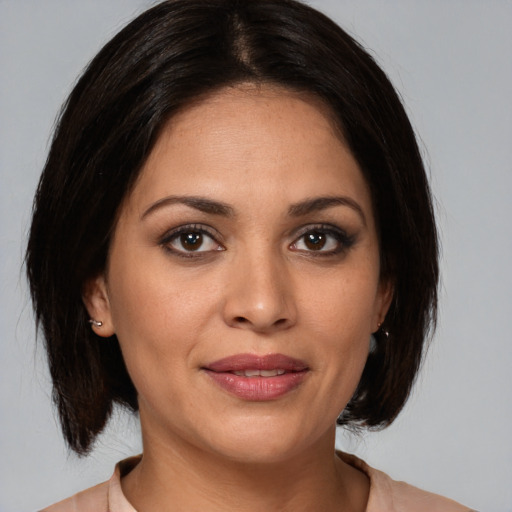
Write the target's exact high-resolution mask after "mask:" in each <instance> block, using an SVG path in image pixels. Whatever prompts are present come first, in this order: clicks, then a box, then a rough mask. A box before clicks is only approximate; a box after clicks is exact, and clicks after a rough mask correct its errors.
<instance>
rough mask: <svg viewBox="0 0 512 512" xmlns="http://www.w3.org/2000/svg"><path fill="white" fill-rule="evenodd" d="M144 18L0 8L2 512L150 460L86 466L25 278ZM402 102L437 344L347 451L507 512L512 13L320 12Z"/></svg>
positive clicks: (506, 4) (126, 441) (126, 8)
mask: <svg viewBox="0 0 512 512" xmlns="http://www.w3.org/2000/svg"><path fill="white" fill-rule="evenodd" d="M151 3H152V2H149V1H147V0H146V1H144V0H86V1H79V0H0V173H1V175H0V194H1V196H0V222H1V231H0V251H1V263H0V272H1V278H0V333H1V353H0V379H1V394H0V414H1V417H0V436H1V437H0V443H1V444H0V511H2V512H19V511H30V510H35V509H37V508H39V507H42V506H44V505H47V504H49V503H51V502H54V501H56V500H58V499H61V498H64V497H65V496H67V495H69V494H71V493H73V492H76V491H78V490H80V489H83V488H85V487H88V486H90V485H92V484H94V483H96V482H99V481H103V480H105V479H107V478H108V477H109V476H110V474H111V472H112V470H113V466H114V464H115V462H116V461H118V460H119V459H121V458H123V457H125V456H127V455H130V454H133V453H135V452H137V451H139V450H140V443H139V440H138V436H139V432H138V427H137V422H136V421H135V420H133V419H130V418H129V417H128V416H127V415H125V414H116V417H115V421H114V422H113V423H112V425H111V426H110V427H109V429H108V431H107V432H106V433H105V435H104V436H102V437H101V439H100V440H99V442H98V444H97V448H96V450H95V451H94V452H93V453H92V455H91V456H90V457H88V458H86V459H82V460H80V459H77V458H76V457H75V456H73V455H71V454H69V453H68V451H67V449H66V447H65V446H64V444H63V441H62V439H61V434H60V431H59V428H58V424H57V420H56V416H55V413H54V411H53V408H52V405H51V387H50V382H49V378H48V374H47V370H46V366H45V361H44V357H43V354H42V350H41V347H39V348H36V343H35V334H34V328H33V325H32V324H33V320H32V312H31V306H30V302H29V299H28V297H27V290H26V288H27V287H26V282H25V277H24V274H23V270H22V259H23V251H24V246H25V241H26V234H27V229H28V225H29V219H30V209H31V201H32V196H33V193H34V190H35V187H36V183H37V180H38V176H39V174H40V171H41V168H42V166H43V164H44V160H45V155H46V152H47V150H48V144H49V138H50V134H51V130H52V126H53V123H54V120H55V117H56V114H57V111H58V109H59V107H60V105H61V103H62V102H63V100H64V98H65V96H66V95H67V93H68V92H69V91H70V87H71V86H72V84H73V82H74V81H75V79H76V77H77V75H78V74H79V72H80V70H81V69H82V68H83V67H84V65H85V64H86V63H87V62H88V61H89V60H90V58H92V56H93V55H94V54H95V53H96V52H97V51H98V50H99V48H100V47H101V46H102V45H103V44H104V43H105V42H106V41H107V40H108V39H109V38H110V37H111V36H112V35H114V33H116V32H117V31H118V30H119V29H120V28H121V27H122V26H124V25H125V24H126V22H128V21H129V20H130V19H131V18H132V17H133V16H134V15H135V14H136V13H139V12H141V11H142V10H144V9H145V8H146V7H147V6H149V5H151ZM310 3H311V4H312V5H313V6H316V7H318V8H319V9H321V10H323V11H324V12H326V13H327V14H329V15H330V16H331V17H333V18H334V19H335V20H336V21H337V22H338V23H340V24H341V25H342V26H343V27H344V28H345V29H346V30H348V31H349V32H350V33H352V34H354V35H356V37H357V38H358V39H359V41H361V42H362V43H363V45H364V46H366V47H367V48H369V49H370V51H371V53H372V54H373V55H374V56H375V57H376V59H377V60H378V62H379V63H381V65H382V66H383V67H384V68H385V70H386V71H387V73H388V74H389V76H390V78H391V80H392V81H393V83H394V84H395V86H396V87H397V88H398V89H399V91H400V92H401V95H402V97H403V99H404V102H405V104H406V106H407V109H408V112H409V113H410V115H411V118H412V121H413V124H414V126H415V128H416V130H417V132H418V134H419V138H420V144H421V146H422V150H423V153H424V155H425V159H426V162H427V165H428V167H429V169H430V173H431V181H432V187H433V190H434V194H435V196H436V199H437V213H438V219H439V223H440V228H441V231H442V243H443V255H442V273H443V278H442V288H441V315H440V322H439V329H438V331H437V334H436V336H435V338H434V341H433V343H432V346H431V349H430V351H429V356H428V358H427V361H426V364H425V366H424V368H423V371H422V374H421V376H420V379H419V381H418V384H417V386H416V389H415V392H414V395H413V397H412V398H411V400H410V402H409V403H408V405H407V407H406V409H405V410H404V411H403V413H402V414H401V416H400V417H399V418H398V420H397V421H396V422H395V423H394V424H393V425H392V426H391V427H390V428H389V429H387V430H386V431H384V432H381V433H372V434H367V435H364V436H361V437H359V438H353V437H350V436H347V435H346V434H344V433H343V432H340V435H339V439H338V444H339V446H340V447H341V448H343V449H345V450H350V451H354V452H356V453H357V454H358V455H359V456H361V457H363V458H365V459H366V460H367V461H368V462H369V463H370V464H372V465H374V466H376V467H378V468H380V469H383V470H385V471H386V472H388V473H389V474H390V475H391V476H392V477H393V478H396V479H400V480H406V481H408V482H410V483H413V484H415V485H418V486H420V487H423V488H426V489H429V490H432V491H435V492H438V493H440V494H444V495H449V496H451V497H452V498H454V499H456V500H458V501H461V502H463V503H466V504H468V505H470V506H472V507H474V508H476V509H479V510H481V511H482V512H483V511H486V512H506V511H512V484H511V482H512V440H511V437H512V436H511V432H512V428H511V425H512V400H511V398H512V376H511V375H512V339H510V338H511V336H510V332H511V328H510V321H511V318H512V307H511V303H512V301H511V289H512V270H511V263H512V233H511V231H512V230H511V228H512V222H511V219H512V206H511V200H510V196H511V192H512V172H511V171H512V106H511V93H512V59H511V57H512V2H510V1H506V0H485V1H484V0H479V1H476V0H416V1H413V0H387V1H383V0H351V1H345V0H316V1H311V2H310Z"/></svg>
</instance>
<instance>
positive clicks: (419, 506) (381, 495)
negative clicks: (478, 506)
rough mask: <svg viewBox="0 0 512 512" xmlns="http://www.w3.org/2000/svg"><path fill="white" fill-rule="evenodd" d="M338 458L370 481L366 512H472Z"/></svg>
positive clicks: (349, 457) (348, 457) (352, 460)
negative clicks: (363, 474)
mask: <svg viewBox="0 0 512 512" xmlns="http://www.w3.org/2000/svg"><path fill="white" fill-rule="evenodd" d="M338 455H339V456H340V457H341V458H342V459H343V461H344V462H346V463H347V464H350V465H351V466H353V467H355V468H357V469H359V470H360V471H362V472H363V473H365V474H366V475H367V476H368V478H369V479H370V496H369V499H368V505H367V509H366V512H432V511H434V510H435V511H436V512H475V511H472V510H471V509H470V508H468V507H465V506H464V505H461V504H459V503H457V502H455V501H453V500H451V499H449V498H445V497H443V496H439V495H438V494H433V493H431V492H427V491H423V490H422V489H418V488H417V487H414V486H413V485H410V484H407V483H405V482H398V481H396V480H393V479H392V478H390V477H389V476H388V475H386V473H383V472H382V471H379V470H377V469H374V468H371V467H370V466H368V464H366V463H365V462H363V461H362V460H361V459H359V458H357V457H356V456H354V455H349V454H345V453H340V452H338Z"/></svg>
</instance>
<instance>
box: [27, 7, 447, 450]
mask: <svg viewBox="0 0 512 512" xmlns="http://www.w3.org/2000/svg"><path fill="white" fill-rule="evenodd" d="M241 83H252V84H270V85H276V86H280V87H283V88H287V89H289V90H293V91H298V92H303V93H306V94H309V95H311V94H312V95H314V96H316V97H318V98H320V99H321V100H322V101H323V102H324V103H325V104H326V105H327V106H328V108H329V110H330V111H331V113H332V116H333V119H334V120H335V123H336V124H337V126H338V128H339V130H340V132H341V134H342V138H343V140H344V142H345V143H346V144H347V145H348V146H349V148H350V150H351V151H352V154H353V155H354V157H355V159H356V160H357V162H358V163H359V166H360V168H361V170H362V172H363V174H364V176H365V179H366V181H367V183H368V185H369V187H370V191H371V195H372V201H373V208H374V212H375V216H376V220H377V225H378V231H379V241H380V254H381V278H382V279H384V280H389V282H390V283H391V284H392V285H393V289H394V295H393V300H392V304H391V307H390V310H389V312H388V315H387V317H386V320H385V322H384V326H383V327H382V328H381V330H379V331H378V332H377V333H376V334H375V338H376V341H375V344H374V347H373V349H372V350H371V351H370V354H369V356H368V360H367V363H366V366H365V368H364V371H363V374H362V378H361V380H360V383H359V385H358V388H357V390H356V392H355V394H354V396H353V397H352V399H351V401H350V402H349V404H348V405H347V407H346V409H345V410H344V411H343V413H342V414H341V416H340V417H339V419H338V423H339V424H341V425H347V426H349V427H350V428H356V429H357V428H361V427H367V428H384V427H385V426H387V425H389V424H390V423H391V422H392V421H393V420H394V418H395V417H396V415H397V414H398V413H399V412H400V410H401V409H402V407H403V405H404V403H405V401H406V400H407V397H408V395H409V393H410V390H411V386H412V384H413V381H414V379H415V376H416V374H417V371H418V368H419V366H420V363H421V360H422V354H423V348H424V342H425V339H426V338H427V336H428V334H429V332H430V330H431V328H432V327H433V326H434V324H435V318H436V308H437V283H438V243H437V232H436V227H435V221H434V215H433V208H432V200H431V195H430V190H429V185H428V181H427V178H426V174H425V170H424V167H423V163H422V159H421V155H420V152H419V150H418V146H417V143H416V139H415V136H414V132H413V129H412V127H411V125H410V122H409V120H408V118H407V115H406V113H405V111H404V108H403V106H402V104H401V102H400V99H399V97H398V95H397V93H396V92H395V90H394V88H393V86H392V85H391V83H390V82H389V80H388V79H387V77H386V76H385V74H384V72H383V71H382V70H381V69H380V68H379V66H378V65H377V64H376V63H375V61H374V60H373V59H372V57H371V56H370V55H369V54H368V53H367V52H366V51H365V50H364V49H363V48H362V47H361V46H360V45H359V44H358V43H357V42H356V41H354V40H353V39H352V38H351V37H350V36H349V35H348V34H347V33H345V32H344V31H343V30H342V29H341V28H340V27H338V26H337V25H336V24H335V23H334V22H333V21H331V20H330V19H329V18H327V17H326V16H324V15H323V14H321V13H319V12H318V11H316V10H314V9H313V8H311V7H308V6H306V5H304V4H302V3H299V2H298V1H295V0H186V1H185V0H168V1H164V2H161V3H159V4H157V5H156V6H154V7H152V8H151V9H149V10H148V11H146V12H144V13H143V14H141V15H140V16H139V17H137V18H136V19H135V20H134V21H132V22H131V23H130V24H129V25H128V26H126V27H125V28H124V29H123V30H122V31H121V32H120V33H119V34H118V35H116V36H115V37H114V38H113V39H112V40H111V41H110V42H109V43H107V44H106V45H105V47H104V48H103V49H102V50H101V51H100V52H99V53H98V55H97V56H96V57H95V58H94V59H93V60H92V62H91V63H90V64H89V65H88V67H87V68H86V69H85V71H84V73H83V75H82V77H81V78H80V80H79V81H78V82H77V84H76V86H75V87H74V89H73V91H72V92H71V94H70V96H69V98H68V100H67V102H66V103H65V105H64V107H63V110H62V112H61V115H60V118H59V122H58V124H57V128H56V131H55V134H54V138H53V141H52V145H51V149H50V152H49V156H48V159H47V162H46V165H45V168H44V171H43V174H42V176H41V180H40V183H39V187H38V190H37V193H36V197H35V200H34V209H33V220H32V226H31V231H30V236H29V241H28V247H27V254H26V266H27V274H28V279H29V283H30V291H31V296H32V300H33V303H34V309H35V316H36V321H37V324H38V326H39V328H42V332H43V334H44V339H45V347H46V350H47V354H48V361H49V366H50V372H51V376H52V379H53V398H54V401H55V402H56V405H57V407H58V412H59V415H60V421H61V425H62V429H63V433H64V437H65V439H66V440H67V442H68V444H69V446H70V447H71V448H72V449H73V450H75V451H76V452H77V453H79V454H82V455H83V454H85V453H87V452H88V451H89V450H90V449H91V446H92V443H93V441H94V440H95V438H96V436H97V435H98V434H99V433H100V432H101V431H102V430H103V428H104V427H105V424H106V422H107V420H108V419H109V417H110V414H111V412H112V408H113V405H114V404H115V403H117V404H121V405H123V406H126V407H128V408H129V409H131V410H133V411H137V409H138V405H137V393H136V390H135V388H134V386H133V384H132V381H131V379H130V377H129V375H128V373H127V371H126V367H125V365H124V362H123V358H122V355H121V351H120V348H119V344H118V341H117V338H116V336H115V335H114V336H112V338H110V339H108V340H105V339H104V338H100V337H98V336H97V335H95V334H94V333H93V332H92V330H91V329H90V327H89V324H88V315H87V311H86V309H85V307H84V304H83V302H82V289H83V286H84V283H85V281H86V280H87V279H89V278H92V277H94V276H97V275H99V274H100V273H101V272H103V271H104V269H105V265H106V260H107V256H108V251H109V244H110V240H111V237H112V234H113V232H114V230H115V227H116V221H117V215H118V212H119V209H120V205H121V203H122V201H123V199H124V198H125V197H126V196H127V194H129V193H130V190H131V189H132V187H133V185H134V183H135V181H136V179H137V176H138V175H139V173H140V171H141V168H142V167H143V165H144V163H145V161H146V159H147V158H148V155H149V154H150V152H151V150H152V148H153V146H154V144H155V141H156V140H157V138H158V136H159V134H160V132H161V130H162V128H163V127H164V125H165V124H166V123H167V121H168V120H169V119H170V118H171V117H172V116H173V115H174V114H175V113H176V112H178V111H179V110H181V109H184V108H186V107H187V105H189V104H191V103H192V102H193V101H194V100H197V99H199V98H200V97H201V96H203V95H205V94H208V93H211V92H213V91H216V90H219V89H221V88H223V87H229V86H236V85H237V84H241Z"/></svg>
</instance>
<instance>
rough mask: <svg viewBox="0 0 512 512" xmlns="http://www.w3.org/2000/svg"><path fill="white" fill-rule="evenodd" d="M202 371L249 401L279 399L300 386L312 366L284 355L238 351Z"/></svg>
mask: <svg viewBox="0 0 512 512" xmlns="http://www.w3.org/2000/svg"><path fill="white" fill-rule="evenodd" d="M202 370H204V372H205V373H206V374H207V375H208V376H209V377H210V378H211V379H212V381H213V382H214V383H215V384H216V385H218V386H219V387H220V388H221V389H222V390H224V391H227V392H228V393H229V394H231V395H234V396H236V397H237V398H240V399H242V400H247V401H257V402H261V401H267V400H276V399H277V398H280V397H282V396H284V395H286V394H288V393H290V392H291V391H293V390H295V389H296V388H297V387H299V386H300V385H301V384H302V383H303V381H304V379H305V378H306V376H307V374H308V373H309V367H308V365H307V364H306V363H305V362H304V361H300V360H298V359H295V358H291V357H288V356H285V355H283V354H268V355H265V356H259V355H253V354H237V355H235V356H230V357H226V358H224V359H220V360H218V361H215V362H213V363H211V364H208V365H207V366H205V367H203V368H202Z"/></svg>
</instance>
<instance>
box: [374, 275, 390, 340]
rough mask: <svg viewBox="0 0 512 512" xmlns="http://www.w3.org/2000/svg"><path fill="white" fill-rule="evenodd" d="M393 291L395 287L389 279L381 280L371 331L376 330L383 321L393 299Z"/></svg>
mask: <svg viewBox="0 0 512 512" xmlns="http://www.w3.org/2000/svg"><path fill="white" fill-rule="evenodd" d="M394 291H395V287H394V284H393V281H392V280H391V279H385V280H381V282H380V284H379V290H378V292H377V293H378V298H377V307H376V308H375V319H374V326H373V331H372V332H374V333H375V332H377V331H378V330H379V329H380V328H381V326H382V324H383V323H384V320H385V319H386V315H387V313H388V311H389V307H390V306H391V301H392V300H393V294H394Z"/></svg>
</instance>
